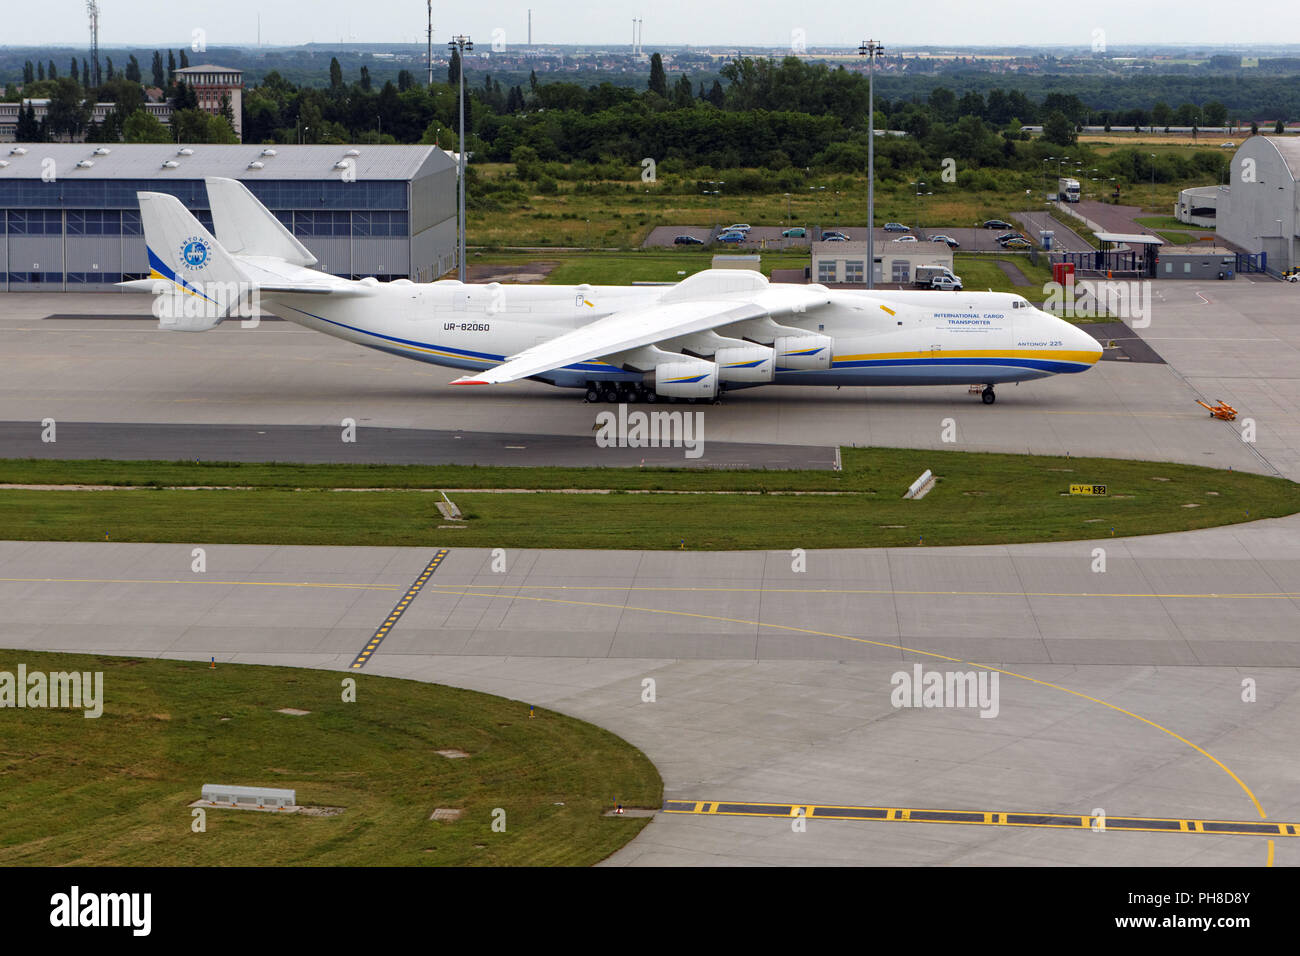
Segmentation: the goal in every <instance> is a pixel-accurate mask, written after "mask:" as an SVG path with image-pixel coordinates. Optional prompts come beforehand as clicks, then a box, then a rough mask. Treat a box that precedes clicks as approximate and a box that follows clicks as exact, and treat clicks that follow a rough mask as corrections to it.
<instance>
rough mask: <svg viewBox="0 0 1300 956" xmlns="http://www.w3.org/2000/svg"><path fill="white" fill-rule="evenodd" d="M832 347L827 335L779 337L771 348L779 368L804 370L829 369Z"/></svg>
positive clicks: (832, 342) (831, 341)
mask: <svg viewBox="0 0 1300 956" xmlns="http://www.w3.org/2000/svg"><path fill="white" fill-rule="evenodd" d="M833 345H834V341H833V340H832V339H831V337H830V336H829V335H781V336H777V339H776V341H775V342H774V343H773V345H772V347H773V348H774V349H775V350H776V364H777V366H778V367H779V368H795V369H800V370H806V369H826V368H830V367H831V349H832V347H833Z"/></svg>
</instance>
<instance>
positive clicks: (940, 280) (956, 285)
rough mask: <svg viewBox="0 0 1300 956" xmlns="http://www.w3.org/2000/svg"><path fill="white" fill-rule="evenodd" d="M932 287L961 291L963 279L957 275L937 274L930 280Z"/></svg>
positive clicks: (948, 290)
mask: <svg viewBox="0 0 1300 956" xmlns="http://www.w3.org/2000/svg"><path fill="white" fill-rule="evenodd" d="M930 288H931V289H943V290H945V291H947V292H960V291H961V279H958V278H956V277H955V276H935V277H934V278H933V279H931V280H930Z"/></svg>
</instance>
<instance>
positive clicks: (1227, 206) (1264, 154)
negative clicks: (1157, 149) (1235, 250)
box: [1218, 136, 1300, 271]
mask: <svg viewBox="0 0 1300 956" xmlns="http://www.w3.org/2000/svg"><path fill="white" fill-rule="evenodd" d="M1297 179H1300V138H1296V137H1291V136H1252V137H1250V138H1249V139H1247V140H1246V141H1245V142H1244V143H1242V144H1241V148H1240V149H1238V150H1237V152H1236V153H1235V154H1234V155H1233V157H1232V176H1231V183H1232V185H1231V186H1230V187H1229V188H1228V189H1226V190H1224V192H1223V193H1222V195H1221V198H1220V202H1219V213H1218V233H1219V235H1220V236H1222V237H1223V238H1224V239H1226V240H1228V241H1229V242H1232V243H1235V244H1236V245H1238V246H1240V247H1241V248H1243V249H1245V250H1246V251H1248V252H1263V253H1265V254H1266V255H1267V256H1268V267H1269V268H1270V269H1275V270H1278V271H1285V270H1287V269H1293V268H1295V266H1296V264H1297V256H1296V254H1297V251H1298V249H1300V243H1297V241H1296V240H1297V238H1300V191H1298V190H1297V189H1296V180H1297Z"/></svg>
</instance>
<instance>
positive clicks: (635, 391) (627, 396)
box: [621, 388, 641, 405]
mask: <svg viewBox="0 0 1300 956" xmlns="http://www.w3.org/2000/svg"><path fill="white" fill-rule="evenodd" d="M621 400H622V401H624V402H627V403H628V404H629V405H632V404H634V403H636V402H639V401H641V390H640V389H639V388H629V389H628V390H627V391H625V392H623V393H622V399H621Z"/></svg>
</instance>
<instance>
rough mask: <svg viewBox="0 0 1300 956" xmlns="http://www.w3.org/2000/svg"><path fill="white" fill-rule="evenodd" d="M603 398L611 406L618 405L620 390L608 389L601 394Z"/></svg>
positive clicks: (611, 387)
mask: <svg viewBox="0 0 1300 956" xmlns="http://www.w3.org/2000/svg"><path fill="white" fill-rule="evenodd" d="M601 398H603V399H604V400H605V401H606V402H607V403H609V404H610V405H616V404H617V403H618V389H616V388H614V387H613V386H610V387H608V388H606V389H605V390H604V391H603V392H601Z"/></svg>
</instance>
